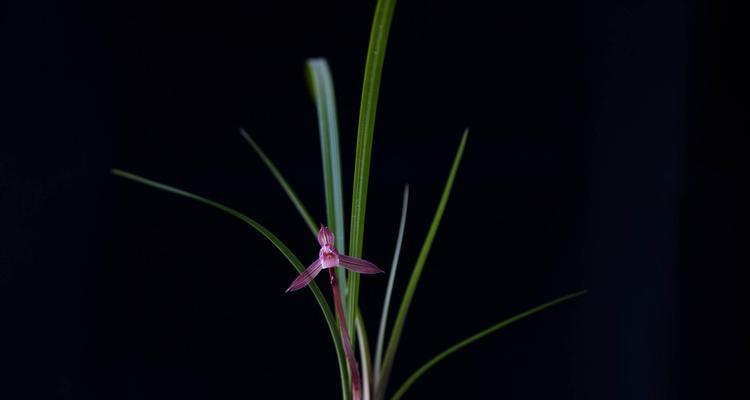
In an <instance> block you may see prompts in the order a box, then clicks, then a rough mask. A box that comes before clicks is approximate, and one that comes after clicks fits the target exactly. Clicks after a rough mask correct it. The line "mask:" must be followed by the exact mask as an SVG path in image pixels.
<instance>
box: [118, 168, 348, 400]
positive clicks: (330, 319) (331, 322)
mask: <svg viewBox="0 0 750 400" xmlns="http://www.w3.org/2000/svg"><path fill="white" fill-rule="evenodd" d="M112 174H114V175H116V176H119V177H121V178H125V179H128V180H131V181H134V182H137V183H141V184H143V185H146V186H150V187H152V188H155V189H159V190H163V191H166V192H169V193H172V194H176V195H179V196H183V197H186V198H189V199H191V200H195V201H197V202H200V203H203V204H206V205H208V206H211V207H213V208H216V209H218V210H221V211H224V212H226V213H227V214H229V215H231V216H233V217H235V218H237V219H239V220H241V221H243V222H245V223H247V224H248V225H250V226H251V227H253V228H254V229H255V230H256V231H258V233H260V234H261V235H263V236H264V237H265V238H266V239H268V240H269V241H270V242H271V243H272V244H273V245H274V246H275V247H276V248H277V249H278V250H279V251H280V252H281V254H282V255H284V257H285V258H286V259H287V260H288V261H289V263H291V264H292V267H294V269H295V270H297V272H300V273H301V272H303V271H304V269H305V267H304V266H303V264H302V263H301V262H300V261H299V258H297V256H296V255H294V253H292V251H291V250H290V249H289V248H288V247H287V246H286V245H285V244H284V243H283V242H282V241H281V240H280V239H279V238H278V237H277V236H276V235H274V234H273V233H272V232H271V231H269V230H268V229H266V228H265V227H264V226H263V225H261V224H259V223H258V222H256V221H255V220H254V219H252V218H250V217H248V216H246V215H245V214H243V213H241V212H239V211H237V210H235V209H233V208H231V207H227V206H225V205H223V204H221V203H218V202H216V201H213V200H210V199H207V198H205V197H202V196H198V195H196V194H193V193H190V192H188V191H185V190H182V189H178V188H176V187H173V186H169V185H166V184H164V183H161V182H157V181H154V180H151V179H148V178H144V177H142V176H139V175H136V174H133V173H131V172H127V171H123V170H120V169H112ZM309 287H310V290H311V292H312V294H313V296H314V297H315V300H316V301H317V302H318V305H319V306H320V309H321V311H322V312H323V317H324V318H325V320H326V325H327V326H328V330H329V331H330V333H331V337H332V339H333V344H334V347H335V349H336V356H337V358H338V363H339V372H340V378H341V384H342V388H343V389H345V388H347V387H348V376H347V375H348V372H346V369H347V363H346V358H345V356H344V348H343V344H342V342H341V337H340V336H339V334H338V325H337V324H338V322H337V321H336V317H335V316H334V315H333V312H332V311H331V307H330V305H329V304H328V300H326V298H325V297H324V296H323V293H322V292H321V291H320V287H318V285H317V284H316V283H315V282H314V281H313V282H310V285H309ZM343 393H344V399H345V400H346V399H347V397H346V390H343Z"/></svg>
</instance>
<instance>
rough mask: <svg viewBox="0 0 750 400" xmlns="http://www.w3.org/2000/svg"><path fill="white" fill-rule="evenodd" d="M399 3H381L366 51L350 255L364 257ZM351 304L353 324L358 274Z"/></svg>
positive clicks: (352, 278) (351, 285) (351, 284)
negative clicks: (385, 75)
mask: <svg viewBox="0 0 750 400" xmlns="http://www.w3.org/2000/svg"><path fill="white" fill-rule="evenodd" d="M395 7H396V0H378V4H377V6H375V16H374V17H373V20H372V29H371V30H370V44H369V46H368V48H367V61H366V62H365V76H364V80H363V82H362V99H361V101H360V106H359V124H358V125H357V152H356V155H355V159H354V186H353V189H352V218H351V221H350V223H351V229H350V232H349V235H350V236H349V237H350V239H349V255H350V256H352V257H362V241H363V239H364V232H365V209H366V208H367V186H368V183H369V177H370V155H371V153H372V137H373V132H374V130H375V114H376V112H377V108H378V107H377V105H378V94H379V93H380V77H381V75H382V72H383V60H384V59H385V50H386V45H387V43H388V33H389V32H390V29H391V19H392V18H393V10H394V8H395ZM349 276H350V278H349V299H348V300H349V302H348V304H347V318H348V320H353V318H354V314H355V311H356V308H357V304H358V301H359V274H349Z"/></svg>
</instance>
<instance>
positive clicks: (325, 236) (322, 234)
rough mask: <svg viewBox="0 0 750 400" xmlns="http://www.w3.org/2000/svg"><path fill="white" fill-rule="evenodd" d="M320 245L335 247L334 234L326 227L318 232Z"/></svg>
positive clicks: (322, 227) (322, 226)
mask: <svg viewBox="0 0 750 400" xmlns="http://www.w3.org/2000/svg"><path fill="white" fill-rule="evenodd" d="M318 243H320V245H321V246H325V245H327V244H330V245H331V246H333V232H331V230H330V229H328V227H327V226H325V225H321V226H320V230H319V231H318Z"/></svg>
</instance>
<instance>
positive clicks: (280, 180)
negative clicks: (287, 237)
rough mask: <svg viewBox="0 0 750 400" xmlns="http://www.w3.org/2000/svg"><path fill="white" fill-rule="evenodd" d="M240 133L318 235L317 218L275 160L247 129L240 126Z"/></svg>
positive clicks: (306, 222)
mask: <svg viewBox="0 0 750 400" xmlns="http://www.w3.org/2000/svg"><path fill="white" fill-rule="evenodd" d="M240 134H241V135H242V137H243V138H245V140H246V141H247V143H248V144H250V147H252V148H253V150H254V151H255V153H256V154H258V157H260V159H261V161H263V164H265V165H266V167H268V169H269V170H270V171H271V174H273V177H274V178H276V181H277V182H278V183H279V185H280V186H281V188H282V189H283V190H284V192H285V193H286V195H287V196H288V197H289V200H291V201H292V204H294V207H295V208H296V209H297V212H298V213H299V215H300V216H302V219H304V220H305V224H307V227H308V228H309V229H310V230H311V231H312V233H313V235H317V234H318V225H317V224H316V223H315V220H314V219H313V217H312V216H311V215H310V213H309V212H308V211H307V208H305V205H304V204H302V201H301V200H300V199H299V197H298V196H297V193H296V192H295V191H294V189H292V187H291V186H290V185H289V183H287V181H286V179H285V178H284V175H282V174H281V172H280V171H279V170H278V168H276V165H274V163H273V161H271V159H270V158H268V156H266V153H265V152H264V151H263V149H261V148H260V146H258V143H256V142H255V140H253V138H252V137H251V136H250V135H249V134H248V133H247V131H245V130H244V129H241V128H240Z"/></svg>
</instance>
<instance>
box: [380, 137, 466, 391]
mask: <svg viewBox="0 0 750 400" xmlns="http://www.w3.org/2000/svg"><path fill="white" fill-rule="evenodd" d="M468 135H469V130H468V129H467V130H465V131H464V134H463V136H462V137H461V143H460V144H459V145H458V151H457V152H456V157H455V158H454V160H453V166H452V167H451V171H450V174H449V175H448V181H447V182H446V183H445V188H443V194H442V196H441V197H440V203H439V204H438V208H437V211H435V216H434V217H433V218H432V224H431V225H430V230H429V231H428V232H427V237H426V238H425V241H424V244H423V245H422V250H421V251H420V252H419V257H418V258H417V262H416V264H415V265H414V270H413V271H412V273H411V278H409V284H408V286H407V287H406V292H405V293H404V297H403V299H402V300H401V306H400V307H399V310H398V314H396V320H395V322H394V324H393V330H392V331H391V337H390V340H389V341H388V348H387V350H386V352H385V357H384V358H383V367H382V370H381V373H380V379H379V380H378V383H377V387H376V389H375V399H383V398H385V391H386V389H387V387H388V378H389V377H390V372H391V368H392V367H393V360H394V359H395V357H396V350H397V349H398V343H399V341H400V340H401V333H402V331H403V329H404V323H405V322H406V314H407V313H408V312H409V306H411V301H412V298H413V297H414V292H415V291H416V290H417V283H419V278H420V276H421V275H422V269H423V268H424V264H425V262H426V261H427V256H428V255H429V253H430V247H431V246H432V241H433V240H434V239H435V234H436V233H437V230H438V227H439V226H440V220H441V219H442V218H443V212H444V211H445V206H446V205H447V204H448V198H449V197H450V193H451V188H452V187H453V181H454V180H455V178H456V172H457V171H458V166H459V164H460V163H461V156H462V155H463V153H464V147H465V146H466V138H467V137H468Z"/></svg>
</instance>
